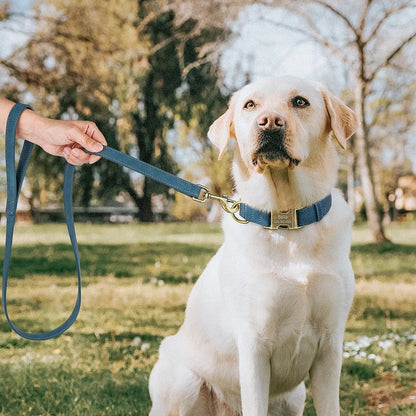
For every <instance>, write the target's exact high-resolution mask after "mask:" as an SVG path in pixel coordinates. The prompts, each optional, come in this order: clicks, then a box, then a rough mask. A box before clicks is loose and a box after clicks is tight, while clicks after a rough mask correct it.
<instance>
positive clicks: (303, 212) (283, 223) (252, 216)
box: [239, 194, 332, 230]
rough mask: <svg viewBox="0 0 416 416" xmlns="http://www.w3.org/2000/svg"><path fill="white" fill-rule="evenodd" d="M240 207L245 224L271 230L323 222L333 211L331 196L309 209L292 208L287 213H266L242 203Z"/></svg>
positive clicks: (292, 228)
mask: <svg viewBox="0 0 416 416" xmlns="http://www.w3.org/2000/svg"><path fill="white" fill-rule="evenodd" d="M239 205H240V210H239V216H240V217H242V218H243V219H244V222H246V221H247V222H254V223H256V224H259V225H262V226H263V227H265V228H268V229H270V230H277V229H280V228H283V229H288V230H296V229H298V228H302V227H305V226H306V225H309V224H313V223H315V222H319V221H321V219H322V218H323V217H325V215H326V214H327V213H328V212H329V210H330V209H331V205H332V196H331V194H329V195H328V196H326V197H325V198H323V199H321V200H320V201H318V202H316V203H315V204H312V205H309V206H308V207H305V208H301V209H294V208H291V209H288V210H287V211H274V212H264V211H260V210H258V209H255V208H252V207H250V206H249V205H247V204H245V203H240V204H239ZM240 221H241V220H240Z"/></svg>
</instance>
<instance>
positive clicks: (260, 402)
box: [238, 336, 270, 416]
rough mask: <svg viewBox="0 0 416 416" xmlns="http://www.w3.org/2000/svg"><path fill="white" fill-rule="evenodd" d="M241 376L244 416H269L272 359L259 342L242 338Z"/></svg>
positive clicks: (239, 346)
mask: <svg viewBox="0 0 416 416" xmlns="http://www.w3.org/2000/svg"><path fill="white" fill-rule="evenodd" d="M238 349H239V374H240V388H241V406H242V411H243V416H267V413H268V408H269V385H270V357H269V355H268V353H267V351H266V348H264V347H262V346H261V345H259V342H258V340H255V339H251V338H250V337H244V336H242V337H240V340H239V343H238Z"/></svg>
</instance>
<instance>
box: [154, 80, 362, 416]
mask: <svg viewBox="0 0 416 416" xmlns="http://www.w3.org/2000/svg"><path fill="white" fill-rule="evenodd" d="M294 91H295V93H296V94H301V95H302V94H303V95H304V96H307V98H308V99H309V100H310V102H311V106H310V107H311V108H309V109H307V111H300V110H299V109H294V108H291V106H290V104H288V103H290V99H291V98H293V97H292V96H293V94H294ZM324 95H325V96H324ZM253 96H255V98H256V100H257V101H258V103H259V105H258V107H261V108H257V109H256V110H253V111H252V113H249V114H247V112H246V111H245V110H244V109H243V107H242V103H243V102H244V101H245V100H247V97H253ZM326 100H335V98H334V97H332V96H331V95H330V94H329V93H328V92H327V91H326V90H324V89H323V87H321V86H319V85H317V84H312V83H309V82H306V81H303V80H299V79H296V78H284V79H277V80H276V79H275V80H271V79H268V80H266V81H261V82H257V83H254V84H251V85H249V86H248V87H245V88H243V89H242V90H241V91H240V92H238V93H237V94H236V96H235V97H234V98H233V100H232V102H231V104H230V109H229V110H228V114H227V113H226V114H225V115H224V116H223V117H222V119H221V118H220V119H221V120H220V119H219V121H217V122H216V123H217V125H215V123H214V125H213V128H212V129H211V130H210V138H211V140H212V141H213V142H214V143H216V145H217V146H218V147H219V149H220V152H223V151H224V148H225V146H226V143H227V142H228V140H229V139H230V138H234V139H236V141H237V155H236V159H235V162H234V168H233V171H234V176H235V180H236V185H237V192H238V196H239V197H241V199H242V200H244V202H247V203H249V204H250V205H252V206H255V207H257V208H261V209H265V210H269V211H270V210H278V209H287V208H289V207H293V208H301V207H303V206H306V205H310V204H312V203H314V202H316V201H318V200H320V199H322V198H323V197H324V196H326V195H327V194H328V193H330V192H331V193H332V198H333V205H332V208H331V210H330V212H329V213H328V214H327V215H326V216H325V217H324V218H323V219H322V220H321V221H320V222H319V223H315V224H312V225H309V226H307V227H304V228H302V229H300V230H293V231H292V230H266V229H264V228H262V227H261V226H259V225H256V224H246V225H242V224H238V223H236V222H235V221H233V219H232V218H231V217H230V216H226V217H225V218H224V221H223V229H224V235H225V241H224V244H223V245H222V246H221V248H220V249H219V251H218V252H217V254H216V255H215V256H214V257H213V258H212V260H211V261H210V262H209V264H208V266H207V267H206V269H205V271H204V272H203V273H202V275H201V276H200V278H199V280H198V281H197V283H196V284H195V286H194V288H193V290H192V292H191V295H190V297H189V300H188V304H187V308H186V315H185V320H184V323H183V325H182V327H181V328H180V330H179V331H178V333H177V334H176V335H174V336H171V337H168V338H166V339H165V340H164V341H163V342H162V345H161V347H160V352H159V361H158V362H157V364H156V365H155V367H154V369H153V371H152V374H151V377H150V383H149V386H150V394H151V398H152V402H153V408H152V411H151V416H237V415H244V416H267V415H270V416H272V415H281V416H283V415H284V416H297V415H301V414H302V412H303V407H304V399H305V387H304V384H303V381H304V379H305V378H306V377H307V376H308V375H309V376H310V377H311V386H312V394H313V399H314V404H315V407H316V412H317V415H318V416H336V415H339V397H338V395H339V393H338V391H339V378H340V371H341V361H342V343H343V333H344V328H345V322H346V319H347V314H348V310H349V308H350V305H351V302H352V298H353V291H354V275H353V271H352V268H351V263H350V261H349V251H350V243H351V224H352V221H353V215H352V213H351V212H350V210H349V208H348V206H347V204H346V203H345V201H344V199H343V197H342V195H341V193H340V192H339V191H337V190H333V189H332V188H333V186H334V183H335V178H336V170H337V158H336V153H335V150H334V147H333V144H332V142H331V141H330V139H329V134H330V131H331V129H332V130H335V126H334V125H333V123H335V122H334V117H331V115H329V116H328V114H327V111H326V110H327V105H326ZM336 104H337V105H338V106H339V102H337V103H336ZM269 110H272V111H277V112H278V113H279V114H281V115H282V116H283V117H284V118H285V120H286V121H287V123H288V129H291V131H292V132H295V134H293V136H292V137H290V138H289V139H288V140H290V143H289V142H288V144H287V145H288V146H290V149H291V155H293V156H296V157H299V159H301V163H300V164H299V166H297V167H296V168H294V167H293V166H292V167H289V166H284V165H282V164H281V163H280V162H279V163H274V162H273V163H270V164H268V163H266V165H264V166H262V167H261V169H260V168H259V167H258V166H253V165H252V163H251V154H252V152H253V149H254V147H255V137H254V136H255V135H254V130H253V128H254V127H253V123H255V120H256V114H254V112H255V111H257V116H258V114H262V112H264V111H269ZM337 111H341V112H342V111H345V112H347V113H348V111H351V110H347V109H346V107H345V109H344V108H343V107H342V106H341V107H340V110H337ZM340 116H341V118H343V119H344V118H345V117H344V116H345V115H340ZM348 117H349V118H350V119H352V120H353V116H352V115H351V114H350V113H348ZM338 122H339V120H338ZM220 124H221V125H220ZM339 127H340V126H339V125H338V126H337V129H338V135H339V137H337V139H338V141H340V143H341V141H343V143H345V141H346V140H347V138H348V137H349V135H350V134H352V130H353V129H354V123H352V126H350V127H351V128H350V129H348V128H346V129H345V135H344V134H343V133H340V132H339V131H340V130H339ZM224 129H228V133H226V132H224ZM341 130H342V129H341ZM350 130H351V131H350ZM222 135H225V136H224V137H223V136H222ZM227 136H228V137H227ZM343 136H345V137H343ZM347 136H348V137H347Z"/></svg>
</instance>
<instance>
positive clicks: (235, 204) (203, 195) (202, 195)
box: [192, 185, 248, 224]
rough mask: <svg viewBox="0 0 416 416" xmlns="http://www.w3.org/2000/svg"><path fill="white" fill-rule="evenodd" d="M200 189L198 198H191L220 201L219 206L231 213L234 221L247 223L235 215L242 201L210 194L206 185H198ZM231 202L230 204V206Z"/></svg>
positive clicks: (198, 200) (200, 200)
mask: <svg viewBox="0 0 416 416" xmlns="http://www.w3.org/2000/svg"><path fill="white" fill-rule="evenodd" d="M200 186H201V191H200V192H199V195H198V198H195V197H193V198H192V199H193V200H194V201H197V202H201V203H204V202H207V200H208V199H212V200H214V201H217V202H219V203H220V205H221V208H222V209H223V210H224V211H225V212H226V213H227V214H231V215H232V217H233V219H234V221H237V222H238V223H240V224H247V223H248V221H246V220H242V219H241V218H238V217H237V216H236V214H237V212H238V211H239V210H240V204H241V203H242V202H243V201H234V200H233V199H231V198H230V197H229V196H228V195H223V196H218V195H214V194H211V193H210V192H209V190H208V188H207V187H205V186H203V185H200ZM230 204H231V206H230Z"/></svg>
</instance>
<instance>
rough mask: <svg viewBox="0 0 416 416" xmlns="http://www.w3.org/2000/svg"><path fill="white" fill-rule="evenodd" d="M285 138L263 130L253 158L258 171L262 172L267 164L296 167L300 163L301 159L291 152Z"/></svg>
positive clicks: (278, 166)
mask: <svg viewBox="0 0 416 416" xmlns="http://www.w3.org/2000/svg"><path fill="white" fill-rule="evenodd" d="M284 139H285V138H284V135H282V134H278V135H276V134H271V133H270V132H262V133H261V134H260V135H259V140H258V147H257V149H256V150H255V152H254V153H253V156H252V158H251V162H252V164H253V166H254V167H255V168H256V170H257V171H259V172H262V171H263V170H264V169H265V168H266V167H267V166H271V167H276V168H279V169H284V168H289V169H294V168H295V167H296V166H298V165H299V163H300V162H301V160H299V159H298V158H296V157H294V156H292V155H291V154H290V152H289V150H288V149H287V148H286V146H285V144H284Z"/></svg>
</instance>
